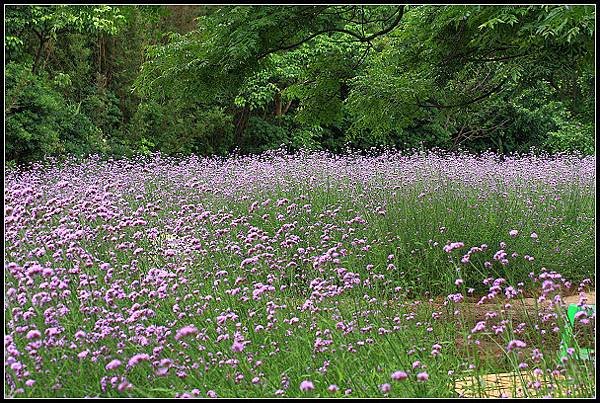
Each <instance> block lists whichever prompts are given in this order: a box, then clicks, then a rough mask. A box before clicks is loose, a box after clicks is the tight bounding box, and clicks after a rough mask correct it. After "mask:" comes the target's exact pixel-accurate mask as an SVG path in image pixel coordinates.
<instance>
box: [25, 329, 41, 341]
mask: <svg viewBox="0 0 600 403" xmlns="http://www.w3.org/2000/svg"><path fill="white" fill-rule="evenodd" d="M26 337H27V340H33V339H38V338H40V337H42V332H40V331H39V330H30V331H29V332H27V336H26Z"/></svg>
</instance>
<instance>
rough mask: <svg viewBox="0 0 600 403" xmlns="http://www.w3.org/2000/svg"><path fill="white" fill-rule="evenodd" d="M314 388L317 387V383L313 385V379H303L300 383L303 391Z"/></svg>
mask: <svg viewBox="0 0 600 403" xmlns="http://www.w3.org/2000/svg"><path fill="white" fill-rule="evenodd" d="M314 388H315V385H313V383H312V382H311V381H302V382H301V383H300V390H301V391H302V392H307V391H310V390H314Z"/></svg>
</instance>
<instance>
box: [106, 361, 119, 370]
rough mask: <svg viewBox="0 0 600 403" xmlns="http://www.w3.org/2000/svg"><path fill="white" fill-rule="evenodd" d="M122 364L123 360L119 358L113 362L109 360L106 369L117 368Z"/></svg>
mask: <svg viewBox="0 0 600 403" xmlns="http://www.w3.org/2000/svg"><path fill="white" fill-rule="evenodd" d="M120 366H121V361H119V360H112V361H111V362H109V363H108V364H106V367H105V368H106V369H107V370H111V369H115V368H118V367H120Z"/></svg>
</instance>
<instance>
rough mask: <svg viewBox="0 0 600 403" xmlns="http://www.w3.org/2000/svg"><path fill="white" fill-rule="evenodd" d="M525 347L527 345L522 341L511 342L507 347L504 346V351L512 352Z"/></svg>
mask: <svg viewBox="0 0 600 403" xmlns="http://www.w3.org/2000/svg"><path fill="white" fill-rule="evenodd" d="M525 347H527V343H525V342H524V341H521V340H511V341H509V342H508V345H507V346H506V349H507V350H508V351H512V350H514V349H516V348H525Z"/></svg>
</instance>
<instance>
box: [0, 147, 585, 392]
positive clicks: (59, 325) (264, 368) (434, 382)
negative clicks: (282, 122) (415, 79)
mask: <svg viewBox="0 0 600 403" xmlns="http://www.w3.org/2000/svg"><path fill="white" fill-rule="evenodd" d="M595 175H596V173H595V157H585V158H584V157H580V156H577V155H571V154H559V155H553V156H549V155H542V156H535V155H533V154H532V155H522V156H511V157H504V158H502V157H500V156H498V155H495V154H492V153H488V154H483V155H479V156H475V155H468V154H442V153H434V152H430V153H414V154H411V155H402V154H399V153H394V152H387V153H384V154H381V155H377V156H373V155H366V156H365V155H358V154H350V155H346V156H335V155H331V154H327V153H298V154H294V155H286V154H284V153H283V152H281V151H274V152H268V153H265V154H261V155H258V156H245V157H243V156H237V157H232V158H229V159H221V158H216V157H213V158H199V157H186V158H178V159H176V158H171V157H164V156H161V155H159V154H156V155H153V156H151V157H148V158H138V159H132V160H128V159H123V160H114V161H113V160H108V161H105V160H101V159H100V158H96V157H92V158H89V159H87V160H84V161H67V162H60V163H59V162H58V161H52V160H46V161H45V162H43V163H38V164H34V165H32V166H31V167H29V168H28V169H26V170H25V169H21V170H11V171H7V172H6V180H5V218H4V222H5V239H4V240H5V254H4V258H5V269H4V271H5V303H4V304H5V305H4V307H5V337H4V346H5V390H6V394H7V395H8V396H14V397H31V396H36V397H52V396H55V397H119V396H122V397H127V396H134V397H275V396H283V397H299V396H304V397H343V396H350V397H384V396H390V397H426V396H429V397H455V396H459V395H461V394H465V392H464V391H463V392H457V391H456V390H455V383H456V382H457V381H459V380H460V379H462V378H464V377H466V376H483V375H485V374H490V373H505V372H513V371H516V372H519V373H523V374H527V376H522V377H520V379H521V382H519V383H518V384H516V385H515V390H514V392H515V394H517V393H520V394H521V395H523V396H531V397H543V396H551V397H561V396H571V397H577V396H579V397H590V396H595V378H594V369H595V368H594V365H595V361H594V360H585V359H583V358H582V357H581V356H580V354H579V351H580V347H585V346H590V345H595V313H590V312H583V313H579V314H578V317H577V323H576V327H575V330H576V331H575V338H576V340H575V341H574V342H573V343H574V344H573V345H572V346H569V347H570V350H569V351H568V354H567V356H565V357H562V358H561V357H560V354H559V350H560V339H561V334H562V333H563V331H564V329H565V326H567V323H566V320H565V319H566V316H565V314H566V309H565V308H566V303H565V302H564V298H565V297H566V296H573V295H575V296H579V297H580V298H579V299H580V300H581V303H582V304H583V303H585V302H586V298H587V293H588V292H590V291H593V290H594V287H595V277H594V262H595V246H594V241H595V232H594V229H595ZM517 389H519V390H517ZM509 394H510V393H509ZM470 395H481V396H484V395H485V393H484V390H483V388H482V386H481V385H479V386H476V387H475V386H474V387H473V390H472V391H471V392H470Z"/></svg>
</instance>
